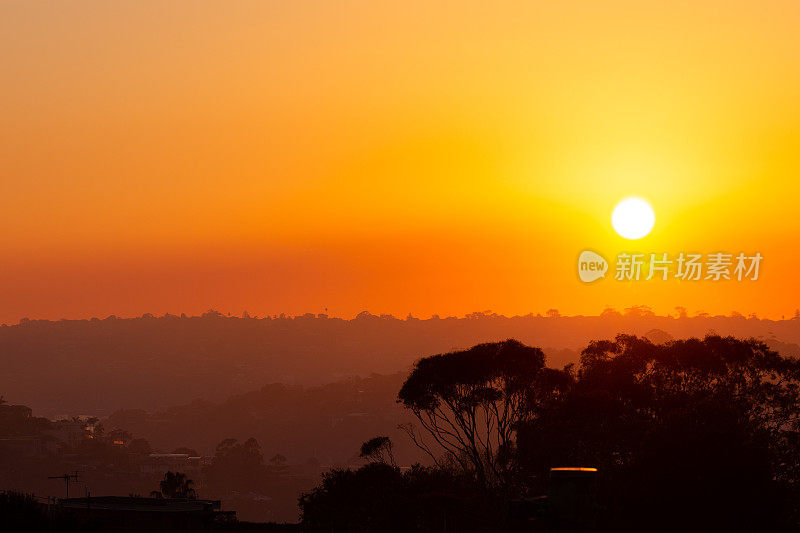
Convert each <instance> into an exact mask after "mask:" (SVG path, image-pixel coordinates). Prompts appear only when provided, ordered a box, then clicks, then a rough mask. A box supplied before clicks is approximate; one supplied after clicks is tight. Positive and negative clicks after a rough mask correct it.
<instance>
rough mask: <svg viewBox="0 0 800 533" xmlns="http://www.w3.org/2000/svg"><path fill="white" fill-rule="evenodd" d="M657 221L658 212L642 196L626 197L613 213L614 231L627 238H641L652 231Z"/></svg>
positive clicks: (612, 223)
mask: <svg viewBox="0 0 800 533" xmlns="http://www.w3.org/2000/svg"><path fill="white" fill-rule="evenodd" d="M655 223H656V214H655V213H654V212H653V208H652V207H650V204H648V203H647V201H646V200H643V199H641V198H635V197H631V198H625V199H624V200H622V201H620V202H619V203H618V204H617V206H616V207H615V208H614V212H613V213H612V214H611V225H612V226H614V231H616V232H617V233H618V234H619V236H620V237H624V238H626V239H632V240H633V239H641V238H642V237H644V236H646V235H647V234H648V233H650V230H652V229H653V225H654V224H655Z"/></svg>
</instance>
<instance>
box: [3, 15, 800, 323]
mask: <svg viewBox="0 0 800 533" xmlns="http://www.w3.org/2000/svg"><path fill="white" fill-rule="evenodd" d="M554 4H557V5H554ZM798 27H800V4H798V3H797V2H793V1H792V2H790V1H785V2H771V3H768V4H764V3H762V2H730V1H726V2H721V1H720V2H698V1H684V2H669V3H666V2H641V1H628V2H589V1H571V2H547V3H545V2H541V3H536V2H530V1H524V2H522V1H520V2H491V3H489V2H465V1H461V2H446V3H434V2H428V1H425V2H422V1H420V2H417V1H411V0H403V1H402V2H400V1H397V2H372V1H351V2H345V3H342V2H319V1H315V2H311V1H302V0H296V1H292V2H224V3H223V2H215V3H212V2H204V1H198V0H191V1H189V0H187V1H177V0H176V1H172V2H168V3H165V2H160V1H152V2H147V1H137V2H113V3H110V2H104V1H96V2H95V1H82V2H58V3H45V2H31V1H14V0H12V1H9V2H3V3H2V4H1V5H0V72H2V73H3V83H2V84H0V111H1V112H2V115H1V116H2V120H1V121H0V181H1V182H2V195H0V220H1V221H2V226H1V227H2V231H0V243H1V244H2V247H0V322H7V323H9V322H16V321H17V320H18V319H19V318H21V317H26V316H27V317H32V318H33V317H37V318H61V317H70V318H79V317H90V316H100V317H102V316H106V315H108V314H112V313H113V314H117V315H121V316H129V315H137V314H141V313H145V312H152V313H155V314H161V313H164V312H173V313H180V312H186V313H198V312H202V311H203V310H205V309H208V308H212V307H213V308H216V309H219V310H221V311H224V312H234V313H237V314H238V313H241V311H242V310H244V309H247V310H248V311H249V312H250V313H251V314H259V315H265V314H275V313H281V312H285V313H288V314H297V313H303V312H314V313H318V312H322V310H323V309H324V308H326V307H327V308H328V311H329V313H330V314H334V315H339V316H352V315H354V314H355V313H357V312H359V311H361V310H364V309H367V310H370V311H372V312H373V313H393V314H396V315H402V316H405V314H407V313H409V312H411V313H413V314H415V315H418V316H426V315H430V314H432V313H439V314H442V315H447V314H464V313H467V312H470V311H475V310H485V309H492V310H494V311H496V312H499V313H504V314H524V313H527V312H529V311H533V312H543V311H544V310H546V309H548V308H550V307H557V308H558V309H560V310H561V311H562V313H569V314H576V313H582V314H597V313H599V312H600V311H601V310H602V309H603V308H604V307H606V306H613V307H617V308H623V307H627V306H630V305H636V304H646V305H650V306H652V307H653V309H654V310H656V311H657V312H661V313H666V312H671V311H672V310H673V308H674V306H676V305H683V306H685V307H687V308H689V310H690V311H695V312H697V311H701V310H702V311H706V312H709V313H723V314H727V313H729V312H730V311H732V310H738V311H741V312H743V313H750V312H756V313H758V314H759V315H760V316H768V317H774V318H780V316H781V315H790V314H792V313H793V312H794V309H795V308H796V307H800V301H798V298H797V294H798V293H797V289H796V287H797V286H798V283H797V281H796V275H797V274H796V272H797V266H796V265H797V263H798V262H800V249H798V239H797V236H798V235H799V234H800V218H799V217H798V214H797V208H796V206H797V203H798V198H800V180H798V177H800V176H799V175H800V172H798V171H800V131H798V124H800V122H799V121H798V119H799V118H800V61H798V60H797V58H798V57H800V36H799V35H800V34H798V32H797V28H798ZM634 194H635V195H640V196H643V197H645V198H647V199H648V200H650V202H651V203H652V205H653V207H654V208H655V211H656V217H657V221H656V226H655V228H654V230H653V232H652V233H651V235H650V236H648V237H646V238H644V239H642V240H640V241H635V242H631V241H625V240H624V239H622V238H619V237H617V236H616V235H615V234H614V232H613V230H612V228H611V225H610V213H611V210H612V208H613V206H614V204H615V203H616V202H617V201H618V200H619V199H621V198H622V197H625V196H629V195H634ZM585 248H591V249H595V250H598V251H601V252H603V253H605V254H606V255H608V256H613V255H615V254H616V253H617V252H619V251H623V250H630V251H633V250H638V251H643V252H659V253H660V252H670V253H677V252H680V251H700V252H704V253H712V252H716V251H729V252H732V253H737V252H739V251H745V252H756V251H759V252H761V253H762V255H763V256H764V258H765V259H764V263H763V265H762V272H761V279H759V281H757V282H752V283H744V282H743V283H736V282H722V283H713V282H698V283H694V284H689V283H678V282H666V283H663V282H662V283H645V282H639V283H628V284H624V283H621V282H615V281H614V280H612V279H606V280H603V281H600V282H597V283H594V284H591V285H585V284H582V283H581V282H580V281H579V280H578V278H577V275H576V271H575V267H576V265H575V262H576V258H577V255H578V254H579V253H580V251H581V250H583V249H585Z"/></svg>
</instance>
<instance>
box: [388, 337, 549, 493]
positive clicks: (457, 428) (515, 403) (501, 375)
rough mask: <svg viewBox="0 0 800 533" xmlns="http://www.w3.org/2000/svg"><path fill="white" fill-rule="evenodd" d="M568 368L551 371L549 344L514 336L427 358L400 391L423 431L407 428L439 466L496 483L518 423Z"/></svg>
mask: <svg viewBox="0 0 800 533" xmlns="http://www.w3.org/2000/svg"><path fill="white" fill-rule="evenodd" d="M561 374H562V373H561V372H560V371H554V370H550V369H545V366H544V354H543V353H542V350H540V349H539V348H532V347H530V346H525V345H524V344H522V343H521V342H519V341H516V340H513V339H510V340H506V341H502V342H494V343H486V344H479V345H477V346H474V347H472V348H470V349H468V350H463V351H459V352H452V353H446V354H440V355H433V356H430V357H425V358H423V359H420V360H419V361H417V363H416V365H415V366H414V369H413V371H412V372H411V374H410V375H409V377H408V379H407V380H406V381H405V383H404V384H403V387H402V388H401V390H400V393H399V395H398V398H399V401H400V402H402V403H403V405H404V406H405V407H407V408H408V409H410V410H411V412H412V413H413V414H414V416H415V417H416V418H417V420H418V421H419V424H420V425H421V427H422V429H423V430H424V433H421V432H419V431H418V430H417V428H416V427H415V426H414V425H411V424H408V425H405V426H401V427H402V428H403V429H404V430H405V431H406V433H407V434H408V435H409V437H410V438H411V440H412V441H413V442H414V444H416V445H417V446H418V447H419V448H420V449H422V450H423V451H424V452H426V453H427V454H428V455H429V456H430V457H431V458H432V460H433V461H434V462H435V463H436V465H437V466H443V465H445V464H450V465H456V466H457V467H458V468H459V469H460V470H461V471H463V472H468V473H471V474H473V475H474V476H475V477H476V479H477V480H478V482H479V483H480V484H481V485H484V486H489V485H495V484H498V483H500V482H501V481H502V480H503V479H504V478H505V477H507V475H508V473H509V469H510V467H511V464H510V459H511V452H512V450H513V445H514V437H515V432H516V428H517V425H518V424H519V423H520V422H522V421H524V420H526V419H528V418H530V417H531V416H533V415H534V409H535V406H536V405H538V404H540V403H541V402H542V401H543V400H545V399H546V398H548V397H550V396H551V395H552V394H554V393H555V392H556V390H557V389H558V388H559V386H560V383H561V382H565V378H564V377H563V376H562V375H561ZM426 436H427V437H428V438H427V439H426Z"/></svg>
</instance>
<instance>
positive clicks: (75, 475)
mask: <svg viewBox="0 0 800 533" xmlns="http://www.w3.org/2000/svg"><path fill="white" fill-rule="evenodd" d="M47 479H63V480H64V486H65V488H66V490H67V496H66V497H67V498H69V482H70V481H74V482H75V483H77V482H78V481H80V479H78V471H77V470H76V471H75V472H73V473H72V474H63V475H60V476H47Z"/></svg>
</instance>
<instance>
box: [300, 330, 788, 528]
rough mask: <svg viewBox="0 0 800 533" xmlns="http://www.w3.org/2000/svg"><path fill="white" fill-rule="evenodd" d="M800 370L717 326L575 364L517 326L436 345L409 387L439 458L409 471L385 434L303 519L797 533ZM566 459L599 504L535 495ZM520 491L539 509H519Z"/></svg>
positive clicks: (424, 440) (421, 428) (609, 344)
mask: <svg viewBox="0 0 800 533" xmlns="http://www.w3.org/2000/svg"><path fill="white" fill-rule="evenodd" d="M799 383H800V363H799V362H798V360H796V359H793V358H787V357H783V356H780V355H779V354H777V353H776V352H774V351H771V350H770V349H768V348H767V346H766V345H764V344H763V343H760V342H757V341H753V340H739V339H735V338H732V337H725V338H723V337H719V336H708V337H706V338H705V339H703V340H699V339H688V340H680V341H670V342H667V343H665V344H653V343H652V342H650V341H649V340H646V339H642V338H638V337H635V336H628V335H620V336H618V337H617V338H616V339H615V340H613V341H595V342H591V343H590V344H589V345H588V346H587V347H586V349H584V350H583V352H582V354H581V359H580V365H579V366H577V367H575V366H567V367H566V368H564V369H562V370H555V369H550V368H547V367H546V366H545V360H544V355H543V353H542V352H541V350H539V349H538V348H532V347H528V346H525V345H523V344H521V343H519V342H517V341H514V340H509V341H505V342H499V343H490V344H482V345H478V346H475V347H473V348H471V349H469V350H466V351H460V352H453V353H447V354H442V355H436V356H432V357H427V358H424V359H422V360H420V361H418V362H417V364H416V366H415V368H414V370H413V372H412V373H411V374H410V376H409V377H408V379H407V380H406V382H405V383H404V385H403V387H402V388H401V390H400V392H399V401H400V402H402V404H403V405H404V406H405V407H406V408H408V409H409V410H410V411H411V412H412V413H413V415H415V418H416V423H415V424H411V425H408V426H407V427H406V428H405V429H406V432H407V434H408V437H409V438H410V439H411V440H412V441H413V442H415V443H416V444H417V445H418V446H419V447H420V448H421V449H422V450H424V451H425V453H427V454H428V455H429V457H430V460H431V462H432V463H433V465H434V466H432V467H430V468H423V467H420V466H414V467H412V468H411V469H410V470H401V469H400V468H398V467H397V466H395V465H394V464H393V460H392V456H391V453H390V452H391V442H390V441H388V439H373V440H372V441H370V442H368V443H365V446H364V447H362V453H363V454H364V455H365V456H367V457H369V458H371V459H372V461H371V462H370V463H369V464H367V465H365V466H363V467H361V468H360V469H358V470H356V471H352V470H334V471H332V472H330V473H328V474H326V475H325V476H324V479H323V482H322V484H321V485H320V486H318V487H317V488H316V489H314V490H313V491H311V492H309V493H307V494H305V495H304V496H303V497H302V498H301V500H300V507H301V510H302V525H303V527H304V531H308V532H331V531H348V532H369V531H397V532H408V531H431V532H433V531H465V532H467V531H513V530H519V531H583V530H586V531H590V530H595V531H795V530H798V525H799V524H800V522H798V516H799V515H798V502H799V501H800V499H798V496H800V493H799V492H798V481H800V478H799V477H798V476H800V453H799V452H798V449H799V448H798V445H800V441H799V440H798V436H800V433H799V432H798V430H799V429H800V428H799V427H798V420H799V417H800V391H799V390H798V384H799ZM565 466H566V467H574V466H583V467H595V468H597V469H598V474H597V485H596V486H594V487H592V489H591V491H590V492H591V494H589V495H588V496H589V499H590V500H591V503H590V505H588V506H587V505H582V506H581V505H573V506H572V507H571V508H564V507H563V506H562V507H561V508H559V507H558V506H557V505H555V503H554V502H556V499H555V496H554V494H553V491H552V490H550V497H549V498H538V499H537V498H535V497H536V496H539V495H543V494H546V493H547V492H548V479H549V478H550V469H551V468H552V467H565ZM568 490H571V489H568ZM583 496H586V494H584V495H583ZM583 496H581V497H578V498H577V499H579V500H581V501H582V502H585V501H587V498H586V497H583ZM548 500H549V501H548ZM559 501H563V498H561V499H560V500H559ZM521 502H528V503H530V505H529V506H527V509H528V511H523V512H522V513H514V512H512V511H513V509H514V507H515V504H519V503H521ZM517 507H520V506H517ZM521 507H522V508H523V509H524V508H525V506H521Z"/></svg>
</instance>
